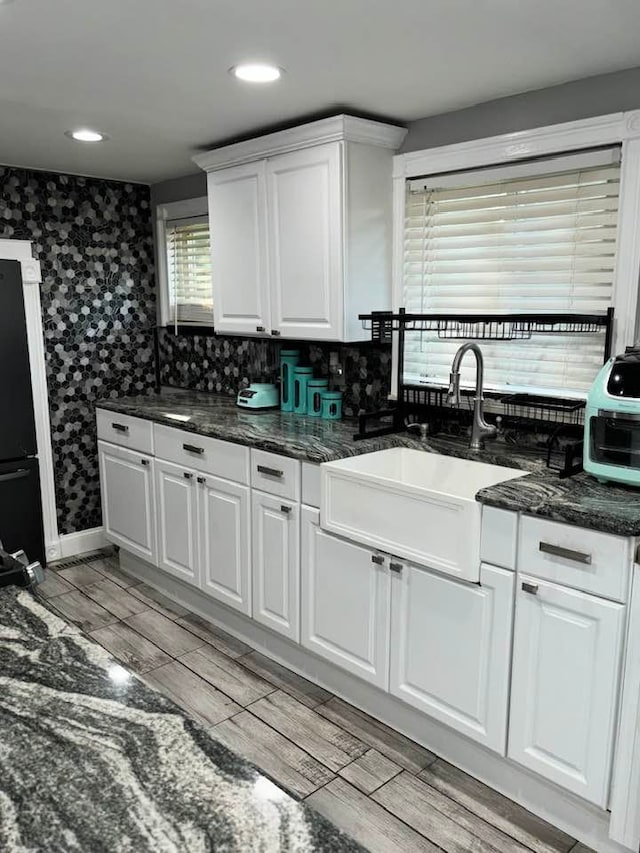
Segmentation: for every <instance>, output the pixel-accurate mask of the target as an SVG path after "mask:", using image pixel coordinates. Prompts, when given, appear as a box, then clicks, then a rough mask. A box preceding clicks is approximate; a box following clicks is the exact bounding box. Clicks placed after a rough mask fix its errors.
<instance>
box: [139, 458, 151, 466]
mask: <svg viewBox="0 0 640 853" xmlns="http://www.w3.org/2000/svg"><path fill="white" fill-rule="evenodd" d="M140 464H141V465H148V464H149V460H148V459H141V460H140Z"/></svg>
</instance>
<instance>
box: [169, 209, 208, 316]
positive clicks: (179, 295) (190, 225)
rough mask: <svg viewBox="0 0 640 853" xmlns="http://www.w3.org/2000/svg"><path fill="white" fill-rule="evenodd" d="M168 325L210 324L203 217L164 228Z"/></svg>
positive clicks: (205, 226)
mask: <svg viewBox="0 0 640 853" xmlns="http://www.w3.org/2000/svg"><path fill="white" fill-rule="evenodd" d="M166 245H167V275H168V283H169V321H170V322H171V323H194V324H202V325H212V324H213V291H212V286H211V245H210V239H209V220H208V217H207V216H194V217H192V218H189V219H173V220H168V221H167V224H166Z"/></svg>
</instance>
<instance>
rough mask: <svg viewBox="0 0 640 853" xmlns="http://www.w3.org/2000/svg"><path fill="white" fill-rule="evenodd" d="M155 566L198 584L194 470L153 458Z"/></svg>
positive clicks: (196, 511)
mask: <svg viewBox="0 0 640 853" xmlns="http://www.w3.org/2000/svg"><path fill="white" fill-rule="evenodd" d="M154 468H155V479H156V505H157V515H158V567H159V568H161V569H164V570H165V571H167V572H170V574H172V575H175V576H176V577H179V578H181V579H182V580H184V581H186V582H187V583H191V584H195V585H197V584H198V583H199V570H198V569H199V567H198V494H197V489H196V475H195V472H194V471H191V470H189V469H188V468H183V467H181V466H179V465H174V464H173V463H172V462H165V461H164V460H163V459H156V460H155V464H154Z"/></svg>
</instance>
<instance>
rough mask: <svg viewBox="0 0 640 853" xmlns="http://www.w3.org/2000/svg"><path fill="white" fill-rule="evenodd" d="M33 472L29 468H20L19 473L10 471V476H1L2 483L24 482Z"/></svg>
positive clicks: (0, 481)
mask: <svg viewBox="0 0 640 853" xmlns="http://www.w3.org/2000/svg"><path fill="white" fill-rule="evenodd" d="M29 474H31V471H30V470H29V469H28V468H18V470H17V471H10V472H9V473H8V474H0V483H6V482H7V480H23V479H24V478H25V477H28V476H29Z"/></svg>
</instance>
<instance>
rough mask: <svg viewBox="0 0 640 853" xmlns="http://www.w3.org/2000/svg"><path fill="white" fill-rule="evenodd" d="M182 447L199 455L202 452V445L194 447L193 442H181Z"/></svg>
mask: <svg viewBox="0 0 640 853" xmlns="http://www.w3.org/2000/svg"><path fill="white" fill-rule="evenodd" d="M182 449H183V450H186V451H187V452H188V453H197V454H198V455H200V456H202V454H203V453H204V447H196V446H195V444H183V445H182Z"/></svg>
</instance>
